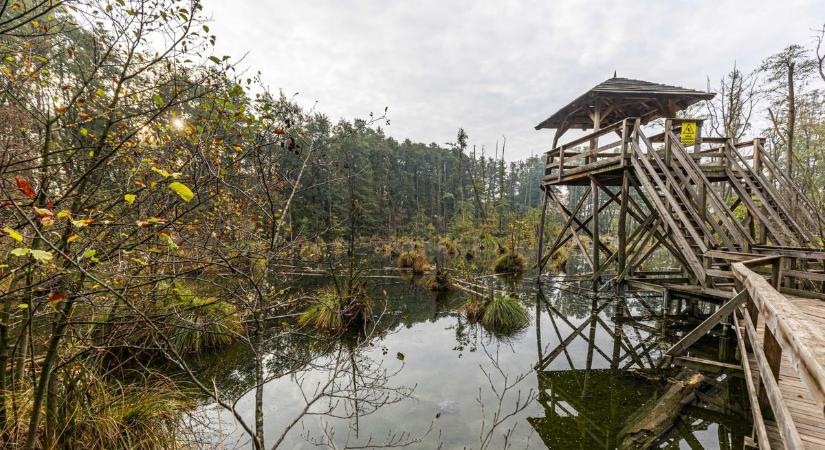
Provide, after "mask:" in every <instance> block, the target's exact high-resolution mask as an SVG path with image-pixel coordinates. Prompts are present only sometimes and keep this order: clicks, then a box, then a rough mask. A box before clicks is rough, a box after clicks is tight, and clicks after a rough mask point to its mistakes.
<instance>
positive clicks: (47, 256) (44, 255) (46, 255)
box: [31, 250, 54, 263]
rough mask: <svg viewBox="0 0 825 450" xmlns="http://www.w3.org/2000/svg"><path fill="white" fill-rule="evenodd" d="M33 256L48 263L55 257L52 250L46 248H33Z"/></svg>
mask: <svg viewBox="0 0 825 450" xmlns="http://www.w3.org/2000/svg"><path fill="white" fill-rule="evenodd" d="M31 255H32V258H34V259H36V260H37V261H40V262H42V263H46V262H49V261H51V260H52V258H53V257H54V256H53V255H52V253H51V252H49V251H46V250H32V251H31Z"/></svg>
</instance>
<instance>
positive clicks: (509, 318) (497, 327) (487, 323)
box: [481, 295, 530, 332]
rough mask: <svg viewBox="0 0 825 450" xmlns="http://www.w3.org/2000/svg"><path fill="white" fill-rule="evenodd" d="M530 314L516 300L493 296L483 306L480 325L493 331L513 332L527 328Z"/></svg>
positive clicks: (508, 297)
mask: <svg viewBox="0 0 825 450" xmlns="http://www.w3.org/2000/svg"><path fill="white" fill-rule="evenodd" d="M529 321H530V314H529V313H528V312H527V309H526V308H525V307H524V306H522V304H521V302H519V301H518V299H516V298H513V297H510V296H498V295H497V296H494V297H493V299H492V300H490V301H489V302H487V304H486V305H485V306H484V315H483V316H482V317H481V324H482V325H484V327H485V328H487V329H490V330H494V331H503V332H508V331H515V330H519V329H521V328H524V327H525V326H527V323H528V322H529Z"/></svg>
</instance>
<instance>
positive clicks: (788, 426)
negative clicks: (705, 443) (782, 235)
mask: <svg viewBox="0 0 825 450" xmlns="http://www.w3.org/2000/svg"><path fill="white" fill-rule="evenodd" d="M782 259H783V257H782V256H779V255H772V256H765V257H760V258H754V259H750V260H747V261H742V262H735V263H733V264H731V267H732V271H733V274H734V278H735V280H736V289H737V291H739V293H740V294H741V293H742V292H746V293H747V297H748V300H747V306H746V309H745V311H742V310H741V309H740V310H739V311H738V312H736V313H734V316H733V317H734V324H735V330H736V334H737V338H738V341H739V350H740V354H741V355H742V365H743V368H744V369H745V371H746V374H748V375H747V376H746V377H745V378H746V385H747V388H748V395H749V397H750V400H751V405H752V408H753V413H754V428H755V434H756V439H757V442H758V445H759V448H762V449H768V448H770V444H769V442H768V434H767V431H766V428H765V423H764V420H763V418H762V411H763V410H764V409H766V408H770V410H771V411H772V412H773V416H774V418H775V419H776V423H777V425H778V428H779V434H780V436H781V437H782V440H783V442H784V444H785V448H803V444H802V440H801V438H800V435H799V432H798V430H797V428H796V425H795V423H794V421H793V418H792V417H791V414H790V411H789V410H788V407H787V405H786V404H785V401H784V398H783V396H782V392H781V391H780V389H779V383H778V380H779V369H780V364H781V361H782V355H783V354H787V356H788V357H789V359H790V360H791V362H792V365H793V368H794V370H795V371H796V373H797V374H798V375H799V377H800V379H801V380H802V381H803V383H804V384H805V386H806V387H807V389H808V391H809V392H810V393H811V396H812V397H813V398H814V400H815V401H816V402H817V404H818V405H819V413H820V419H822V420H825V415H824V414H823V413H825V409H823V408H824V407H825V347H823V346H825V333H823V332H822V331H821V330H818V329H814V328H813V327H811V326H810V325H809V323H808V322H806V321H804V320H802V318H803V316H802V312H801V311H800V310H799V309H798V308H797V307H796V306H794V305H793V304H792V303H791V302H790V301H789V300H788V299H787V298H786V297H785V296H783V295H782V294H780V292H779V289H780V288H781V284H782V279H783V275H782ZM765 266H768V267H770V273H769V278H770V282H769V281H768V280H766V279H765V277H763V275H761V274H759V273H757V272H756V271H755V270H756V269H757V268H762V267H765ZM760 319H761V320H760ZM757 326H763V327H764V336H763V339H762V345H759V339H758V337H759V335H758V332H757ZM746 344H748V346H749V347H750V348H751V349H752V352H753V355H754V360H755V361H756V367H755V368H753V369H755V370H756V371H757V372H758V373H759V379H758V381H755V380H754V379H752V378H751V377H750V375H749V374H750V373H751V372H750V370H751V369H752V368H751V367H750V362H749V361H748V358H747V354H748V353H747V347H746Z"/></svg>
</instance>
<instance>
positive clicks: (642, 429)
mask: <svg viewBox="0 0 825 450" xmlns="http://www.w3.org/2000/svg"><path fill="white" fill-rule="evenodd" d="M704 379H705V377H704V376H703V375H702V374H701V373H699V372H696V371H694V370H684V371H682V372H680V373H679V375H677V376H676V378H674V379H673V380H672V381H671V383H672V385H671V386H670V388H669V389H668V390H667V391H666V392H665V393H664V394H662V396H661V397H659V398H658V399H656V400H655V401H654V402H648V403H647V404H645V405H644V406H643V407H642V408H640V409H639V411H637V412H636V413H635V414H633V415H632V416H631V417H630V418H629V419H628V421H627V425H625V427H624V428H622V430H621V431H620V432H619V440H620V442H621V445H620V448H622V449H646V448H650V447H651V446H653V444H655V443H656V441H657V440H658V439H659V437H660V436H662V435H663V434H664V433H665V432H667V431H668V430H669V429H670V427H672V426H673V423H674V422H675V421H676V419H677V418H678V417H679V413H680V412H681V411H682V408H684V406H685V405H686V404H688V403H690V402H691V401H692V400H693V399H694V398H695V393H696V390H697V389H699V387H700V386H701V385H702V383H703V382H704Z"/></svg>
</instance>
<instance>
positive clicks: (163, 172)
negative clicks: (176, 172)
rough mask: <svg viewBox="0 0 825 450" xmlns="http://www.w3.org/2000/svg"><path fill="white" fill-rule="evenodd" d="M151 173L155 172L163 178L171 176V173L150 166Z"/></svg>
mask: <svg viewBox="0 0 825 450" xmlns="http://www.w3.org/2000/svg"><path fill="white" fill-rule="evenodd" d="M152 172H155V173H157V174H159V175H160V176H162V177H163V178H169V177H170V176H171V175H172V174H171V173H169V172H167V171H165V170H163V169H158V168H157V167H155V166H152Z"/></svg>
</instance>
